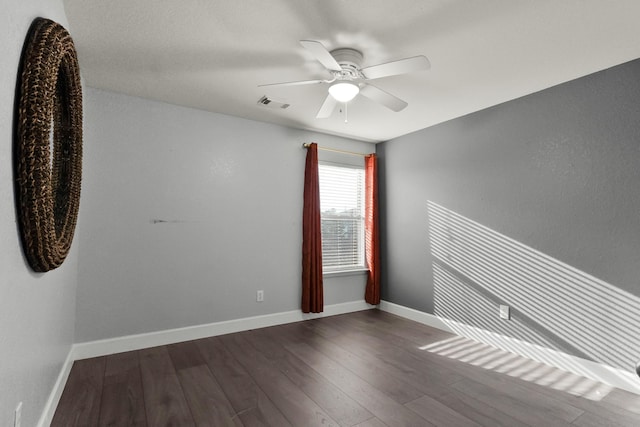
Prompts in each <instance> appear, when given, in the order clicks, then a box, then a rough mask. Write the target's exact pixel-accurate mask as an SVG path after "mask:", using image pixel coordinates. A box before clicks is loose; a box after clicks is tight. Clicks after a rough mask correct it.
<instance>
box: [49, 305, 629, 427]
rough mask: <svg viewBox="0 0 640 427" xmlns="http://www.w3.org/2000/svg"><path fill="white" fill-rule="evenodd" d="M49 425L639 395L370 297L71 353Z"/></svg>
mask: <svg viewBox="0 0 640 427" xmlns="http://www.w3.org/2000/svg"><path fill="white" fill-rule="evenodd" d="M487 368H491V369H487ZM523 378H525V379H527V380H525V379H523ZM540 384H547V386H542V385H540ZM52 425H53V426H64V427H69V426H193V425H198V426H262V425H268V426H276V427H283V426H305V427H306V426H320V425H322V426H360V427H365V426H366V427H380V426H391V427H395V426H431V425H435V426H447V427H449V426H478V425H482V426H491V427H494V426H509V427H515V426H545V427H548V426H567V425H571V426H635V427H637V426H640V396H638V395H635V394H631V393H628V392H624V391H621V390H617V389H610V388H609V387H606V386H604V385H601V384H598V383H594V382H591V381H589V380H586V379H583V378H580V377H577V376H575V375H571V374H567V373H563V372H561V371H558V370H556V369H553V368H550V367H547V366H545V365H542V364H538V363H534V362H531V361H527V360H526V359H523V358H520V357H515V356H513V355H511V354H509V353H505V352H501V351H499V350H495V349H490V348H488V347H486V346H484V347H483V346H482V345H480V344H477V343H475V342H473V341H471V340H466V339H463V338H460V337H456V336H454V335H451V334H447V333H445V332H442V331H439V330H436V329H432V328H429V327H427V326H424V325H421V324H418V323H415V322H411V321H408V320H405V319H402V318H400V317H397V316H393V315H391V314H388V313H384V312H380V311H377V310H369V311H363V312H358V313H351V314H346V315H341V316H333V317H327V318H323V319H317V320H310V321H306V322H299V323H293V324H288V325H282V326H275V327H271V328H265V329H258V330H252V331H246V332H241V333H236V334H230V335H224V336H218V337H212V338H206V339H201V340H197V341H189V342H184V343H180V344H173V345H168V346H162V347H155V348H149V349H145V350H139V351H132V352H128V353H121V354H115V355H111V356H105V357H97V358H93V359H86V360H80V361H77V362H75V363H74V365H73V369H72V371H71V375H70V377H69V380H68V382H67V385H66V387H65V390H64V393H63V395H62V398H61V400H60V403H59V405H58V408H57V411H56V414H55V417H54V421H53V423H52Z"/></svg>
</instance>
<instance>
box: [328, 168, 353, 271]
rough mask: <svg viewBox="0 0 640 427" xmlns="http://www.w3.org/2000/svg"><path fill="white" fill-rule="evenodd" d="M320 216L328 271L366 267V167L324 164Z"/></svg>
mask: <svg viewBox="0 0 640 427" xmlns="http://www.w3.org/2000/svg"><path fill="white" fill-rule="evenodd" d="M318 174H319V177H320V218H321V228H322V268H323V271H324V272H326V273H330V272H337V271H348V270H360V269H363V268H364V169H362V168H357V167H352V166H338V165H335V164H326V163H322V164H320V165H318Z"/></svg>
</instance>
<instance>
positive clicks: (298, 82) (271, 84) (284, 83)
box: [258, 80, 326, 87]
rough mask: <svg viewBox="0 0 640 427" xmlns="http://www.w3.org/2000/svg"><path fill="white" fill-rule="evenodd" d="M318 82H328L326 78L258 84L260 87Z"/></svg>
mask: <svg viewBox="0 0 640 427" xmlns="http://www.w3.org/2000/svg"><path fill="white" fill-rule="evenodd" d="M318 83H326V80H301V81H297V82H283V83H268V84H265V85H258V87H265V86H299V85H313V84H318Z"/></svg>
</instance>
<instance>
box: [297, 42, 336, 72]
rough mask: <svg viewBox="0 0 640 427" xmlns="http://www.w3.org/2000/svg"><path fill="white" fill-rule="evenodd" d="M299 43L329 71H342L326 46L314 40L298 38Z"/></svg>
mask: <svg viewBox="0 0 640 427" xmlns="http://www.w3.org/2000/svg"><path fill="white" fill-rule="evenodd" d="M300 44H301V45H302V46H304V47H305V49H307V50H308V51H309V52H311V53H312V54H313V56H314V57H315V58H316V59H317V60H318V62H320V63H321V64H322V65H324V66H325V68H327V69H329V70H331V71H342V67H340V64H338V61H336V59H335V58H334V57H333V56H331V54H330V53H329V51H328V50H327V48H326V47H324V45H323V44H322V43H320V42H317V41H315V40H300Z"/></svg>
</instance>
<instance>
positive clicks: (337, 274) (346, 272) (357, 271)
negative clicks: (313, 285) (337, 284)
mask: <svg viewBox="0 0 640 427" xmlns="http://www.w3.org/2000/svg"><path fill="white" fill-rule="evenodd" d="M368 271H369V270H368V269H366V268H358V269H353V270H336V271H327V272H324V273H322V276H323V277H326V278H331V277H340V276H357V275H361V274H367V272H368Z"/></svg>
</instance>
